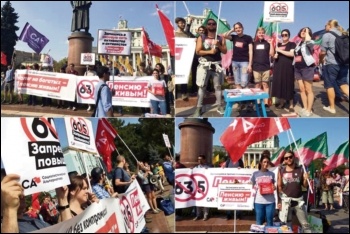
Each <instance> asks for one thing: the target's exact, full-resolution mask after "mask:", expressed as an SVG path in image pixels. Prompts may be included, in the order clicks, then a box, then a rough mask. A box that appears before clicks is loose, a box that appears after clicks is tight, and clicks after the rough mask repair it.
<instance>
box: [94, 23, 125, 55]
mask: <svg viewBox="0 0 350 234" xmlns="http://www.w3.org/2000/svg"><path fill="white" fill-rule="evenodd" d="M97 51H98V52H97V53H98V54H110V55H130V54H131V32H122V31H115V30H104V29H99V30H98V39H97Z"/></svg>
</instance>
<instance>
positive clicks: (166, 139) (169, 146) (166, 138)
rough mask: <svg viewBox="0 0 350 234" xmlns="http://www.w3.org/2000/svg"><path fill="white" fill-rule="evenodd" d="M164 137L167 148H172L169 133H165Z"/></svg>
mask: <svg viewBox="0 0 350 234" xmlns="http://www.w3.org/2000/svg"><path fill="white" fill-rule="evenodd" d="M163 139H164V143H165V146H166V147H167V148H171V144H170V141H169V137H168V135H167V134H163Z"/></svg>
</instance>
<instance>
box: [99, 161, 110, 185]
mask: <svg viewBox="0 0 350 234" xmlns="http://www.w3.org/2000/svg"><path fill="white" fill-rule="evenodd" d="M97 161H98V163H99V164H100V167H101V169H102V170H103V172H104V173H105V174H106V175H107V173H106V171H105V169H104V167H103V166H102V163H101V160H100V158H99V157H98V158H97ZM106 177H107V176H106ZM107 183H108V185H109V186H111V187H112V188H113V186H112V185H111V182H110V181H109V179H108V177H107Z"/></svg>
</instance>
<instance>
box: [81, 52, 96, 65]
mask: <svg viewBox="0 0 350 234" xmlns="http://www.w3.org/2000/svg"><path fill="white" fill-rule="evenodd" d="M95 60H96V59H95V54H94V53H81V56H80V64H81V65H95Z"/></svg>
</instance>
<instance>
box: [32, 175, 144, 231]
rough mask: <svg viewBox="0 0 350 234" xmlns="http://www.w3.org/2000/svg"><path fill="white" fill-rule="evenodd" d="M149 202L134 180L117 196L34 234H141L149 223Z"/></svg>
mask: <svg viewBox="0 0 350 234" xmlns="http://www.w3.org/2000/svg"><path fill="white" fill-rule="evenodd" d="M149 208H150V207H149V205H148V202H147V200H146V198H145V195H144V194H143V192H142V190H141V188H140V186H139V184H138V182H137V181H136V180H135V181H134V182H133V183H132V184H131V185H130V187H129V188H128V190H127V191H126V192H125V193H124V194H119V195H118V199H116V198H106V199H102V200H100V201H99V203H93V204H91V205H90V206H89V207H88V208H87V209H85V210H84V212H83V213H81V214H79V215H77V216H75V217H73V218H71V219H69V220H67V221H65V222H61V223H58V224H56V225H54V226H51V227H48V228H44V229H40V230H39V231H36V232H35V233H78V232H80V233H140V232H141V230H142V229H143V227H144V226H145V225H146V221H145V213H146V211H147V210H149Z"/></svg>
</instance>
